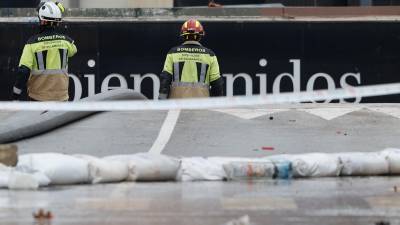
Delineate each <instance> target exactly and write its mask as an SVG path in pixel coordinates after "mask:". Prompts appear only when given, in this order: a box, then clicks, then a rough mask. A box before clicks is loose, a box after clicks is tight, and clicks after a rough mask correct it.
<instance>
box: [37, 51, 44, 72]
mask: <svg viewBox="0 0 400 225" xmlns="http://www.w3.org/2000/svg"><path fill="white" fill-rule="evenodd" d="M36 59H37V63H38V69H39V70H44V69H45V68H46V67H45V65H44V61H43V52H36Z"/></svg>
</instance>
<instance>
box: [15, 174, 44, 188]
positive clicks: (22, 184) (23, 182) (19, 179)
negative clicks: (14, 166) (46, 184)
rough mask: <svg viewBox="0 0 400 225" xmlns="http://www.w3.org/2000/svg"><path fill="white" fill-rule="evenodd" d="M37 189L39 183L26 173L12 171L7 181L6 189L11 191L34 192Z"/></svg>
mask: <svg viewBox="0 0 400 225" xmlns="http://www.w3.org/2000/svg"><path fill="white" fill-rule="evenodd" d="M38 188H39V182H38V181H37V180H36V179H35V177H34V176H33V175H31V174H28V173H21V172H18V171H12V172H11V173H10V176H9V179H8V189H11V190H27V189H29V190H36V189H38Z"/></svg>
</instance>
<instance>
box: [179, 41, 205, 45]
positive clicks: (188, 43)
mask: <svg viewBox="0 0 400 225" xmlns="http://www.w3.org/2000/svg"><path fill="white" fill-rule="evenodd" d="M183 45H198V46H201V44H200V42H198V41H185V42H183Z"/></svg>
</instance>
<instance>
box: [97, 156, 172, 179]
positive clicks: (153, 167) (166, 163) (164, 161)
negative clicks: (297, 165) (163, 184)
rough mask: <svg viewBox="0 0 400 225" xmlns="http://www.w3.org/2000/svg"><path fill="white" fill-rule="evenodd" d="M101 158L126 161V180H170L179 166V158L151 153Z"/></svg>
mask: <svg viewBox="0 0 400 225" xmlns="http://www.w3.org/2000/svg"><path fill="white" fill-rule="evenodd" d="M103 159H105V160H112V161H122V162H128V167H129V175H128V178H127V180H128V181H172V180H175V179H176V175H177V173H178V170H179V167H180V160H178V159H176V158H173V157H169V156H165V155H160V154H153V153H138V154H133V155H115V156H108V157H104V158H103Z"/></svg>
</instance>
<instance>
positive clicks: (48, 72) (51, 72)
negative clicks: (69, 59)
mask: <svg viewBox="0 0 400 225" xmlns="http://www.w3.org/2000/svg"><path fill="white" fill-rule="evenodd" d="M31 74H32V75H34V76H37V75H54V74H65V75H68V70H67V69H62V70H32V72H31Z"/></svg>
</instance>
